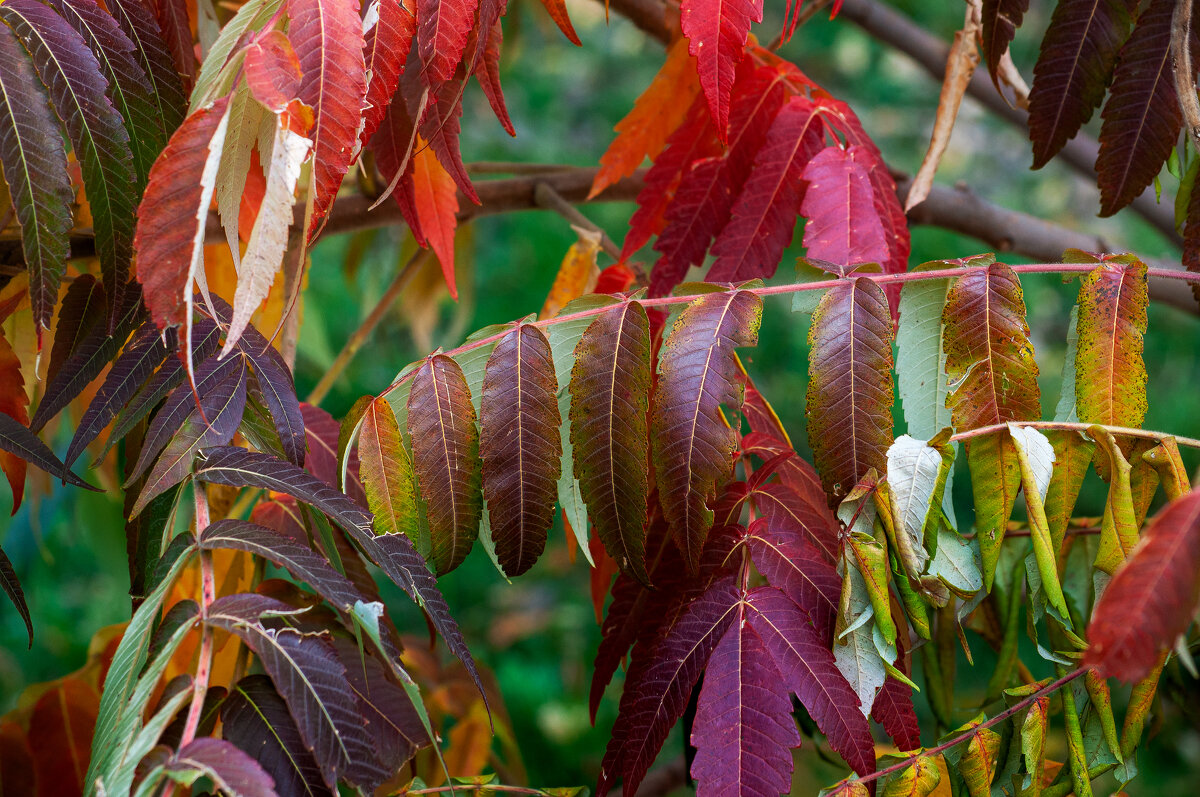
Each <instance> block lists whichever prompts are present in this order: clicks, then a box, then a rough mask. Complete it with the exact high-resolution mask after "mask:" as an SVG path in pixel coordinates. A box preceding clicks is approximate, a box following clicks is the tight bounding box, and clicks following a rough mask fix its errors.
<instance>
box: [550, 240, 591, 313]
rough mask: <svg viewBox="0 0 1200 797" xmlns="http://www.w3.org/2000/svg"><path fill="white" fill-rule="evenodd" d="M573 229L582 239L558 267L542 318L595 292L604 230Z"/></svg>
mask: <svg viewBox="0 0 1200 797" xmlns="http://www.w3.org/2000/svg"><path fill="white" fill-rule="evenodd" d="M571 229H573V230H575V234H576V235H578V236H579V240H577V241H576V242H575V243H573V244H571V248H570V249H568V250H567V255H566V257H564V258H563V262H562V265H561V266H559V267H558V275H557V276H556V277H555V278H554V284H553V285H552V286H550V293H549V294H548V295H547V296H546V301H545V303H544V304H542V309H541V312H539V313H538V319H539V320H544V319H547V318H553V317H554V316H556V315H558V311H559V310H561V309H563V307H565V306H566V305H567V302H570V301H571V300H573V299H578V298H579V297H580V296H582V295H583V294H585V293H591V292H592V291H593V290H594V289H595V287H596V280H597V278H598V277H599V276H600V269H599V268H598V267H597V266H596V255H597V253H599V251H600V232H599V231H596V230H585V229H583V228H582V227H575V226H572V228H571Z"/></svg>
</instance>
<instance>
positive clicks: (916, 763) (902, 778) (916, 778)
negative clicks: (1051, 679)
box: [864, 296, 942, 797]
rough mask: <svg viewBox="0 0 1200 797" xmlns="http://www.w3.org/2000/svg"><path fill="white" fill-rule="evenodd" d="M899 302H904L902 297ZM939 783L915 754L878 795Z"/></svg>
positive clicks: (893, 796) (915, 796) (923, 791)
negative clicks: (908, 763)
mask: <svg viewBox="0 0 1200 797" xmlns="http://www.w3.org/2000/svg"><path fill="white" fill-rule="evenodd" d="M900 301H901V302H903V301H904V299H903V296H901V300H900ZM902 312H903V311H902ZM881 763H882V762H881ZM941 782H942V773H941V772H939V771H938V766H937V759H936V758H934V757H932V756H927V755H921V754H917V755H915V756H913V762H912V765H911V766H907V767H905V768H904V769H902V770H900V771H899V772H897V773H896V774H895V775H893V776H892V777H891V778H889V779H888V781H887V783H886V785H884V787H883V788H882V790H880V792H879V794H880V797H929V795H930V794H932V793H933V791H934V789H936V788H937V787H938V784H940V783H941ZM864 793H865V792H864Z"/></svg>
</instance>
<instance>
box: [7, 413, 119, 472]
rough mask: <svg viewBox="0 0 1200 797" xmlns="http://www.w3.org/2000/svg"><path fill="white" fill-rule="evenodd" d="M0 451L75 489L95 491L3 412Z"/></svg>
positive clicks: (27, 429)
mask: <svg viewBox="0 0 1200 797" xmlns="http://www.w3.org/2000/svg"><path fill="white" fill-rule="evenodd" d="M0 451H7V452H8V453H10V454H15V455H16V456H18V457H20V458H21V459H23V460H25V461H26V462H28V463H29V464H31V465H36V466H37V467H39V468H41V469H42V470H44V471H46V472H47V473H49V474H50V475H51V476H55V477H57V478H59V479H62V480H63V481H66V482H70V483H71V484H73V485H75V486H76V487H86V488H87V489H89V490H95V489H96V488H95V487H92V486H91V485H90V484H88V483H87V482H85V481H84V480H83V479H81V478H79V477H78V476H76V475H75V474H74V473H72V472H71V471H70V469H68V468H67V466H66V465H64V464H63V463H62V462H60V461H59V459H58V457H56V456H55V455H54V452H53V451H51V450H50V447H49V446H47V445H46V444H45V443H43V442H42V441H41V440H39V439H38V437H37V435H35V434H34V433H33V432H31V431H30V430H29V427H27V426H25V425H24V424H22V423H21V422H20V421H18V420H17V419H16V418H13V417H12V416H11V415H8V414H7V413H3V412H0Z"/></svg>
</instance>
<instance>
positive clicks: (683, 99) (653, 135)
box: [588, 39, 700, 199]
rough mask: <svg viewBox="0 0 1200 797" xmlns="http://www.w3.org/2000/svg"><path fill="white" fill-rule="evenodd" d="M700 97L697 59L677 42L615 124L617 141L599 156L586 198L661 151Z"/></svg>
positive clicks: (681, 41) (615, 181) (634, 169)
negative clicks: (696, 97)
mask: <svg viewBox="0 0 1200 797" xmlns="http://www.w3.org/2000/svg"><path fill="white" fill-rule="evenodd" d="M699 93H700V82H699V79H698V78H697V76H696V59H694V58H692V56H690V55H689V54H688V43H687V41H686V40H684V39H680V40H679V41H677V42H675V44H673V45H671V48H670V49H669V50H668V51H667V60H666V61H665V62H664V63H663V65H662V68H661V69H659V70H658V74H657V75H655V76H654V81H653V82H652V83H651V84H650V85H649V87H647V88H646V90H645V91H643V92H642V94H641V96H640V97H638V98H637V102H636V103H634V106H633V110H631V111H630V112H629V113H628V114H627V115H626V116H625V118H624V119H622V120H621V121H619V122H617V126H616V128H615V130H616V132H617V137H616V138H614V139H613V142H612V143H611V144H609V145H608V150H607V151H606V152H605V153H604V154H603V155H601V156H600V170H599V171H598V172H596V177H595V179H593V180H592V190H591V191H590V192H589V193H588V198H589V199H590V198H591V197H594V196H597V195H598V194H599V193H600V192H601V191H603V190H604V189H606V188H608V187H609V186H610V185H614V184H616V183H617V182H619V181H620V180H621V179H622V178H624V177H628V176H629V175H631V174H633V173H634V171H636V170H637V168H638V167H639V166H641V165H642V161H643V160H645V159H646V158H647V157H649V158H653V157H654V156H656V155H657V154H658V153H659V152H660V151H662V148H663V146H664V145H665V144H666V143H667V139H668V138H669V137H670V135H671V133H672V132H674V130H675V128H677V127H679V125H680V123H681V122H683V120H684V118H685V117H686V116H687V112H688V107H689V106H690V105H691V104H692V99H693V98H694V97H695V96H696V95H697V94H699Z"/></svg>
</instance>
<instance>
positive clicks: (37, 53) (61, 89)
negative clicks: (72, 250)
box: [0, 0, 137, 329]
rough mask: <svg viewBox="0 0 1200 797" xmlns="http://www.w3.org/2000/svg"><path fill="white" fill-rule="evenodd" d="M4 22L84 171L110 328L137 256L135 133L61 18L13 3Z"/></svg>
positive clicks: (36, 5)
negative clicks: (131, 142)
mask: <svg viewBox="0 0 1200 797" xmlns="http://www.w3.org/2000/svg"><path fill="white" fill-rule="evenodd" d="M0 19H2V20H3V21H4V22H5V23H6V24H7V25H8V26H9V27H10V28H12V29H13V32H14V33H16V34H17V36H18V37H19V38H20V39H21V42H22V43H23V44H24V45H25V48H26V49H27V50H29V52H30V54H31V55H32V56H33V62H34V66H35V67H36V68H37V69H38V74H39V75H40V76H41V79H42V82H43V83H44V84H45V85H46V89H47V93H48V94H49V96H50V102H51V104H52V105H53V106H54V111H55V113H57V114H58V118H59V119H61V120H62V123H63V127H64V128H66V131H67V138H68V139H69V140H70V142H71V149H72V150H74V152H75V157H76V158H77V159H78V161H79V163H80V165H81V166H82V169H83V183H84V191H85V192H86V193H87V198H88V204H89V205H90V207H91V211H92V228H93V230H94V232H95V236H96V254H97V255H98V256H99V258H100V266H101V271H102V273H103V275H104V288H105V293H106V294H107V296H108V302H109V328H110V329H111V328H112V326H113V325H114V324H115V322H116V320H117V312H118V308H120V307H122V306H123V301H122V297H123V296H124V293H125V290H126V283H127V282H128V280H129V264H130V260H131V258H132V254H133V249H132V247H133V225H134V212H135V209H136V207H137V196H136V193H135V191H136V182H135V177H134V171H133V155H132V154H131V153H130V149H129V134H128V133H127V132H126V131H125V127H124V126H123V124H122V123H121V116H120V114H119V113H117V110H116V109H115V108H113V105H112V103H111V102H110V101H109V99H108V97H106V96H105V90H106V88H107V81H106V80H105V79H104V76H103V73H102V72H101V69H100V64H99V63H98V62H97V61H96V57H95V56H94V55H92V52H91V50H89V49H88V47H87V44H86V43H85V42H84V40H83V38H82V37H81V36H80V35H79V34H78V33H76V32H75V30H73V29H72V28H71V26H70V25H68V24H67V22H66V21H65V20H64V19H63V18H62V17H60V16H58V15H57V14H55V13H54V12H53V11H52V10H51V9H50V8H49V7H48V6H45V5H43V4H41V3H40V2H37V0H12V2H8V0H6V2H5V3H4V5H3V7H0Z"/></svg>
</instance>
